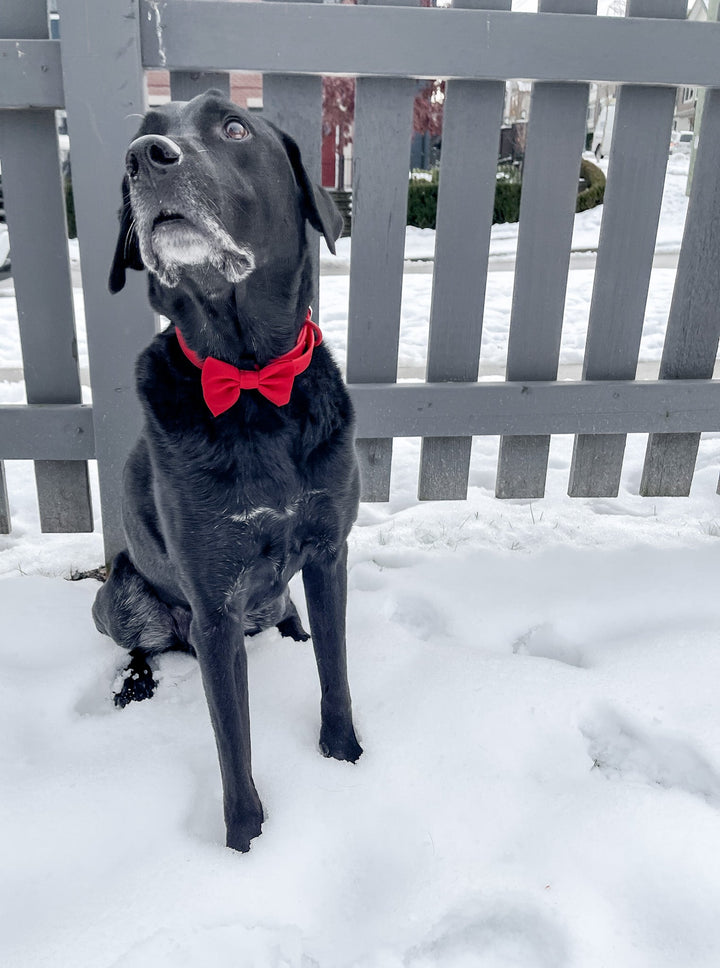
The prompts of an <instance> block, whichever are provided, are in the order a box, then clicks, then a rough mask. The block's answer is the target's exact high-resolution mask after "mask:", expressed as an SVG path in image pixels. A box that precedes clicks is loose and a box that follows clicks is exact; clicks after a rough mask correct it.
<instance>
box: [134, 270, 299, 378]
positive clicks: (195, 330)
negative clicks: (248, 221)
mask: <svg viewBox="0 0 720 968" xmlns="http://www.w3.org/2000/svg"><path fill="white" fill-rule="evenodd" d="M268 278H271V279H273V280H274V285H273V288H272V291H269V289H268V287H267V285H266V284H265V281H266V280H267V279H268ZM312 291H313V285H312V272H311V269H310V259H309V257H308V255H307V254H306V255H305V257H304V258H303V259H302V260H301V265H300V269H299V270H296V271H295V272H294V273H287V272H286V273H284V274H283V273H282V272H278V271H277V267H275V268H274V270H273V271H272V272H263V270H262V268H260V269H258V270H256V271H255V272H253V273H252V274H251V275H250V276H249V277H248V278H247V279H246V280H243V281H242V282H240V283H235V284H231V283H228V282H227V281H226V280H225V279H223V278H222V276H220V274H219V273H217V272H216V271H215V270H213V269H210V270H195V271H193V272H188V273H187V274H186V275H185V276H184V278H183V281H182V285H181V286H178V287H173V288H170V287H167V286H164V285H162V284H161V283H160V282H159V281H158V279H157V278H156V277H155V276H153V275H151V276H150V303H151V305H152V306H153V308H154V309H155V310H156V311H157V312H159V313H162V315H164V316H167V317H168V318H169V319H170V321H171V322H173V323H177V324H178V325H181V326H182V334H183V337H184V338H185V341H186V342H187V344H188V346H189V347H190V349H191V350H193V352H194V353H196V354H197V355H198V356H199V357H200V358H201V359H205V358H206V357H209V356H214V357H215V358H216V359H219V360H224V361H225V362H226V363H231V364H233V365H234V366H239V367H241V368H252V367H254V366H255V365H258V366H261V367H262V366H265V365H267V363H269V362H270V360H274V359H276V358H277V357H279V356H282V355H283V354H284V353H287V352H288V351H289V350H290V349H292V347H293V346H294V345H295V343H296V341H297V338H298V334H299V332H300V329H301V328H302V326H303V324H304V322H305V317H306V314H307V310H308V305H309V302H310V298H311V293H312Z"/></svg>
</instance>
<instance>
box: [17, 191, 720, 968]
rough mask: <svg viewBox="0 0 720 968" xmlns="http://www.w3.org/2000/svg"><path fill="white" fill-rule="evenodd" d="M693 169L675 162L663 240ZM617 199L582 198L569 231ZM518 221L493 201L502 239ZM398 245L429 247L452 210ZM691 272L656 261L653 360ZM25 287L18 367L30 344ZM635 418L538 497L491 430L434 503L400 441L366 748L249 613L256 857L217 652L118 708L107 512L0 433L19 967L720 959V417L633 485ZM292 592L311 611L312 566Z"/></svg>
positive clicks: (412, 450)
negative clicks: (517, 497) (355, 755)
mask: <svg viewBox="0 0 720 968" xmlns="http://www.w3.org/2000/svg"><path fill="white" fill-rule="evenodd" d="M683 187H684V179H682V178H681V177H680V176H676V175H674V174H672V172H671V174H670V176H669V178H668V183H667V187H666V198H665V202H666V204H665V206H664V211H663V217H662V222H661V229H660V238H661V240H662V241H663V245H665V246H666V247H667V249H668V250H669V251H672V250H673V247H675V248H676V246H677V244H678V243H679V239H680V236H681V233H682V220H683V217H684V212H685V199H684V195H683V194H682V188H683ZM585 216H592V220H594V222H593V221H592V220H591V219H590V218H586V217H585ZM597 219H598V214H597V213H596V212H595V213H584V215H582V216H578V218H577V226H578V228H577V233H576V235H577V237H578V238H580V239H581V240H582V242H581V243H580V244H582V245H586V244H587V239H588V238H589V237H590V236H591V234H592V232H594V231H595V228H593V225H594V224H596V223H597ZM512 241H513V240H512V231H511V230H510V228H509V227H500V230H499V231H498V232H497V234H496V235H494V239H493V246H494V247H497V248H498V249H500V248H501V247H503V246H505V247H510V248H511V246H512ZM409 244H410V245H412V246H415V245H417V248H416V249H415V250H414V251H420V250H421V247H422V246H425V247H426V248H425V249H424V251H425V252H426V253H427V252H428V248H429V246H431V244H432V239H431V238H430V237H429V236H427V235H422V236H420V237H419V238H418V237H417V236H415V233H409ZM504 251H507V248H506V249H505V250H504ZM672 277H673V270H669V269H661V270H656V271H655V272H654V273H653V280H652V291H651V298H650V306H649V311H648V318H647V321H646V333H645V335H644V339H643V345H642V350H641V353H642V360H643V364H646V365H648V366H652V365H654V364H656V362H657V359H658V357H659V352H660V347H661V345H662V331H663V326H664V320H665V319H666V317H667V303H668V300H669V295H670V292H671V289H672ZM429 285H430V276H424V275H415V274H408V275H406V277H405V286H404V306H403V340H402V347H401V372H402V371H406V372H408V373H410V372H412V371H414V370H415V369H416V368H419V367H422V365H423V360H424V356H423V349H422V343H423V338H424V334H425V333H426V330H427V309H428V300H429ZM511 286H512V274H511V273H508V272H497V273H491V275H490V286H489V294H488V307H487V313H486V319H487V325H488V331H489V332H488V335H487V338H486V340H485V342H484V344H483V352H484V353H486V352H487V359H485V360H484V361H483V367H484V368H483V373H484V374H485V375H487V374H489V373H496V374H497V373H501V372H502V363H503V338H504V337H503V327H504V328H505V330H506V328H507V317H508V314H509V298H510V297H511ZM590 288H591V273H590V271H589V270H585V269H583V270H573V271H572V272H571V280H570V287H569V298H568V308H567V312H566V319H565V333H564V340H563V354H564V355H563V361H564V364H566V365H568V366H572V365H574V364H575V363H577V362H579V361H580V360H581V358H582V346H583V333H584V326H585V325H586V322H587V310H588V305H589V299H590ZM7 292H8V290H7V289H5V290H3V289H0V293H1V294H0V367H4V368H6V369H8V370H9V369H12V368H17V367H19V366H20V355H19V345H18V343H17V335H16V324H15V322H14V318H13V309H14V301H13V300H12V299H11V298H9V296H7V295H6V293H7ZM346 300H347V279H345V278H343V277H342V276H329V275H328V276H324V277H323V286H322V292H321V305H322V316H323V326H324V329H325V332H326V334H327V337H326V338H327V340H328V342H329V343H330V344H332V346H333V347H334V348H335V351H336V352H337V354H338V357H339V358H342V356H343V353H344V341H345V335H344V331H343V314H344V312H345V308H344V307H345V303H346ZM78 321H79V323H81V322H82V314H81V312H80V311H78ZM505 335H506V333H505ZM80 343H81V359H83V357H82V354H84V353H85V352H86V351H85V349H84V346H85V343H84V337H81V341H80ZM22 399H23V389H22V384H20V383H19V382H17V380H15V381H14V382H13V381H12V380H9V381H6V382H3V383H0V400H1V401H2V402H20V401H21V400H22ZM644 446H645V442H644V439H643V438H642V437H640V436H634V437H631V438H630V439H629V441H628V453H627V458H626V463H625V470H624V474H623V481H622V486H621V492H620V496H619V497H618V498H617V499H615V500H584V499H583V500H571V499H570V498H569V497H567V496H566V493H565V492H566V489H567V479H568V470H569V465H570V458H571V448H572V441H571V440H570V439H568V438H566V437H558V438H553V442H552V446H551V454H550V473H549V480H548V489H547V496H546V498H545V499H544V500H542V501H532V502H531V501H504V502H501V501H498V500H496V499H495V498H494V497H493V485H494V473H495V465H496V461H497V449H498V442H497V440H496V439H494V438H488V439H478V440H476V441H475V442H474V445H473V455H472V467H471V476H470V490H469V496H468V500H467V501H466V502H447V503H436V504H420V503H418V502H417V500H416V498H415V490H416V482H417V470H418V460H419V450H420V445H419V441H417V440H414V439H413V440H400V441H396V442H395V446H394V450H395V462H394V468H393V481H392V494H391V500H390V502H389V503H388V504H387V505H385V504H380V505H364V506H363V507H362V509H361V513H360V517H359V520H358V524H357V526H356V528H355V529H354V532H353V535H352V539H351V549H350V565H349V605H348V641H349V661H350V678H351V686H352V690H353V699H354V709H355V716H356V723H357V727H358V732H359V734H360V737H361V742H362V743H363V745H364V748H365V754H364V756H363V757H362V758H361V760H360V761H359V762H358V764H357V765H350V764H343V763H338V762H335V761H332V760H326V759H324V758H323V757H322V756H320V755H319V753H318V751H317V735H318V728H319V694H318V693H319V689H318V685H317V674H316V671H315V668H314V660H313V657H312V648H311V646H310V645H309V644H305V645H299V644H297V643H294V642H288V640H286V639H281V638H280V636H279V635H278V634H277V633H276V632H275V631H274V630H273V631H269V632H266V633H263V634H262V635H260V636H258V637H256V638H253V639H252V640H250V641H249V642H248V649H249V667H250V681H251V715H252V723H253V760H254V773H255V779H256V782H257V785H258V789H259V791H260V793H261V796H262V799H263V803H264V806H265V810H266V814H267V819H266V822H265V825H264V828H263V835H262V837H261V838H259V839H258V840H257V841H255V842H254V844H253V847H252V850H251V851H250V853H249V854H246V855H239V854H235V853H233V852H231V851H228V850H226V849H225V848H224V847H223V834H224V831H223V824H222V808H221V790H220V780H219V775H218V768H217V760H216V754H215V748H214V741H213V737H212V732H211V729H210V725H209V720H208V714H207V709H206V705H205V700H204V697H203V693H202V687H201V684H200V678H199V674H198V670H197V666H196V664H195V663H194V661H193V660H191V659H190V658H188V657H186V656H180V655H167V656H164V657H163V658H162V660H161V661H160V666H159V672H158V675H159V680H160V686H159V689H158V691H157V694H156V696H155V697H154V698H153V699H152V701H150V702H145V703H139V704H132V705H131V706H129V707H128V708H126V709H124V710H122V711H118V710H116V709H115V708H114V706H113V704H112V702H111V698H110V688H111V684H112V681H113V678H114V676H115V675H116V672H117V670H118V669H119V668H120V667H121V664H122V661H123V654H122V653H121V651H120V650H119V649H118V648H116V647H115V646H114V645H113V644H112V643H111V642H110V641H109V640H108V639H106V638H104V637H103V636H101V635H100V634H99V633H98V632H97V631H96V630H95V628H94V626H93V623H92V619H91V616H90V606H91V603H92V599H93V596H94V594H95V591H96V588H97V585H96V583H94V582H93V581H91V580H84V581H77V582H70V581H67V580H66V579H67V578H68V577H69V575H70V573H71V572H72V571H74V570H82V569H86V568H91V567H94V566H96V565H97V564H98V563H99V562H100V560H101V555H102V552H101V541H100V536H99V534H98V533H97V532H96V533H95V534H93V535H68V536H59V535H45V536H43V535H40V533H39V526H38V521H37V509H36V507H35V497H34V484H33V480H32V468H31V465H29V464H28V463H25V462H8V463H7V465H6V469H7V478H8V489H9V492H10V495H11V502H12V514H13V523H14V526H15V527H14V531H13V533H12V534H11V535H9V536H0V607H1V608H2V629H3V635H2V639H1V641H0V716H1V717H2V718H1V721H0V735H2V737H3V743H2V748H1V750H2V751H1V753H0V756H1V757H2V772H3V777H4V784H3V797H2V799H1V800H0V816H1V817H2V820H1V822H0V831H1V832H2V833H1V835H0V836H1V837H2V845H1V847H0V850H1V852H2V857H3V877H2V888H3V897H2V899H1V901H0V939H2V940H1V941H0V952H1V960H2V964H3V966H4V968H40V966H53V968H55V966H65V965H68V966H70V965H72V966H73V968H201V966H202V968H205V966H208V965H211V966H213V968H236V966H242V968H244V966H252V968H313V966H321V968H345V966H347V968H351V966H352V968H436V966H442V968H475V966H482V968H563V966H568V968H605V966H607V965H621V966H623V968H647V966H648V965H652V966H653V968H680V966H683V968H684V966H686V965H693V966H694V968H703V966H707V968H710V966H712V968H716V966H717V965H718V963H720V922H719V921H718V918H717V911H718V909H719V907H720V873H719V872H718V865H717V864H716V863H715V862H714V860H713V858H715V857H716V856H717V855H718V850H720V719H719V717H718V714H717V708H718V707H717V683H718V681H720V621H719V619H720V608H719V606H718V599H717V597H716V596H717V574H718V568H719V566H720V541H719V540H718V539H719V537H720V506H719V505H718V498H717V496H716V493H715V490H716V485H717V476H718V467H719V466H720V437H719V436H718V435H706V437H705V438H704V439H703V441H702V443H701V449H700V455H699V458H698V471H697V475H696V479H695V482H694V485H693V490H692V494H691V496H690V497H689V498H687V499H671V498H666V499H652V500H649V499H643V498H640V497H638V496H637V491H638V485H639V479H640V473H641V466H642V459H643V455H644ZM93 488H94V489H95V490H96V488H97V485H96V483H95V480H94V479H93ZM295 598H296V601H298V605H299V608H300V611H301V614H302V615H303V616H304V615H305V610H304V603H303V601H302V592H301V588H300V587H299V586H298V584H297V582H296V584H295Z"/></svg>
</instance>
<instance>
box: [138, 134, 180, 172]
mask: <svg viewBox="0 0 720 968" xmlns="http://www.w3.org/2000/svg"><path fill="white" fill-rule="evenodd" d="M182 157H183V153H182V149H181V148H180V147H179V145H177V144H176V143H175V142H174V141H173V140H172V139H171V138H166V137H165V136H164V135H161V134H146V135H144V136H143V137H142V138H136V139H135V141H133V142H132V144H131V145H130V147H129V148H128V151H127V154H126V155H125V168H126V170H127V173H128V175H129V176H130V177H131V178H137V176H138V174H139V173H140V171H141V169H143V168H146V169H149V170H150V171H152V172H165V171H168V169H171V168H173V167H175V166H176V165H179V164H180V162H181V161H182Z"/></svg>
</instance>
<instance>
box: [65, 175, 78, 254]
mask: <svg viewBox="0 0 720 968" xmlns="http://www.w3.org/2000/svg"><path fill="white" fill-rule="evenodd" d="M63 184H64V188H65V215H66V216H67V232H68V238H69V239H76V238H77V225H76V223H75V199H74V197H73V189H72V181H71V179H70V176H69V175H64V176H63Z"/></svg>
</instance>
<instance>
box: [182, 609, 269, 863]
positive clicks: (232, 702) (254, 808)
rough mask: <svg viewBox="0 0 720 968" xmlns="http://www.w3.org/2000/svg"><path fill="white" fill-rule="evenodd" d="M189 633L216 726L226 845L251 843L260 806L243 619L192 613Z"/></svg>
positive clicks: (242, 846)
mask: <svg viewBox="0 0 720 968" xmlns="http://www.w3.org/2000/svg"><path fill="white" fill-rule="evenodd" d="M190 639H191V642H192V644H193V647H194V648H195V651H196V652H197V657H198V662H199V664H200V671H201V673H202V680H203V686H204V688H205V695H206V697H207V703H208V707H209V709H210V720H211V722H212V726H213V730H214V731H215V742H216V744H217V750H218V757H219V760H220V772H221V775H222V785H223V802H224V808H225V826H226V829H227V845H228V847H232V848H234V849H235V850H241V851H246V850H249V849H250V841H251V840H252V839H253V837H257V836H258V835H259V834H260V828H261V826H262V821H263V810H262V804H261V803H260V798H259V797H258V794H257V790H256V789H255V784H254V783H253V778H252V770H251V757H250V712H249V707H248V678H247V652H246V651H245V642H244V637H243V626H242V622H238V619H237V617H234V616H232V615H227V614H223V615H220V616H217V615H216V616H214V617H212V618H211V617H207V616H202V615H200V616H198V615H194V616H193V620H192V625H191V628H190Z"/></svg>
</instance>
